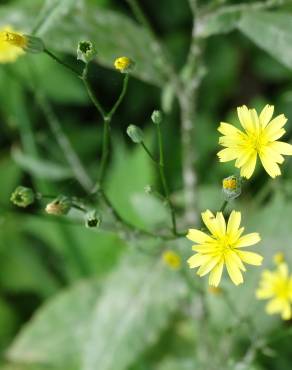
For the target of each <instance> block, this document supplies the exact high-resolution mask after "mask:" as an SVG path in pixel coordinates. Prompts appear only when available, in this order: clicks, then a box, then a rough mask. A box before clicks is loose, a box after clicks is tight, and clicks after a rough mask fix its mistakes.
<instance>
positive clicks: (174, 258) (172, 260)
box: [162, 250, 181, 270]
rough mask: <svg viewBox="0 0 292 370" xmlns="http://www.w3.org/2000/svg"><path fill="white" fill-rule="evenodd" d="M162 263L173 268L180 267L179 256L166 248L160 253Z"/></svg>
mask: <svg viewBox="0 0 292 370" xmlns="http://www.w3.org/2000/svg"><path fill="white" fill-rule="evenodd" d="M162 259H163V261H164V263H165V264H166V265H167V266H169V267H171V268H172V269H173V270H178V269H179V268H180V267H181V258H180V256H179V255H178V254H177V253H175V252H174V251H172V250H166V251H164V252H163V254H162Z"/></svg>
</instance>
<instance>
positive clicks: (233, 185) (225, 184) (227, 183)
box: [222, 175, 241, 200]
mask: <svg viewBox="0 0 292 370" xmlns="http://www.w3.org/2000/svg"><path fill="white" fill-rule="evenodd" d="M222 191H223V194H224V197H225V199H226V200H232V199H235V198H237V197H239V195H240V194H241V178H240V177H238V176H235V175H232V176H229V177H226V178H225V179H223V181H222Z"/></svg>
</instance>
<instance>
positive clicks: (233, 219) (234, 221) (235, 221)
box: [227, 211, 241, 241]
mask: <svg viewBox="0 0 292 370" xmlns="http://www.w3.org/2000/svg"><path fill="white" fill-rule="evenodd" d="M240 221H241V213H240V212H236V211H232V212H231V214H230V216H229V220H228V224H227V234H228V236H229V238H230V239H231V241H234V239H235V237H236V235H237V232H238V229H239V226H240Z"/></svg>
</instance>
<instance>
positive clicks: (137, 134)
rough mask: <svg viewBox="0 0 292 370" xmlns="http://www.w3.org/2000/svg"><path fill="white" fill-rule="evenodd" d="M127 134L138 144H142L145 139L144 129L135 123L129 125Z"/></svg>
mask: <svg viewBox="0 0 292 370" xmlns="http://www.w3.org/2000/svg"><path fill="white" fill-rule="evenodd" d="M127 135H128V136H129V137H130V139H131V140H132V141H133V142H134V143H136V144H140V143H142V141H143V131H142V130H141V129H140V128H139V127H137V126H135V125H130V126H128V128H127Z"/></svg>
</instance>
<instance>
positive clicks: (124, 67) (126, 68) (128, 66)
mask: <svg viewBox="0 0 292 370" xmlns="http://www.w3.org/2000/svg"><path fill="white" fill-rule="evenodd" d="M134 65H135V63H134V62H133V61H132V60H131V59H130V58H128V57H120V58H117V59H116V60H115V63H114V66H115V69H117V70H119V71H120V72H122V73H128V72H131V70H132V69H133V67H134Z"/></svg>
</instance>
